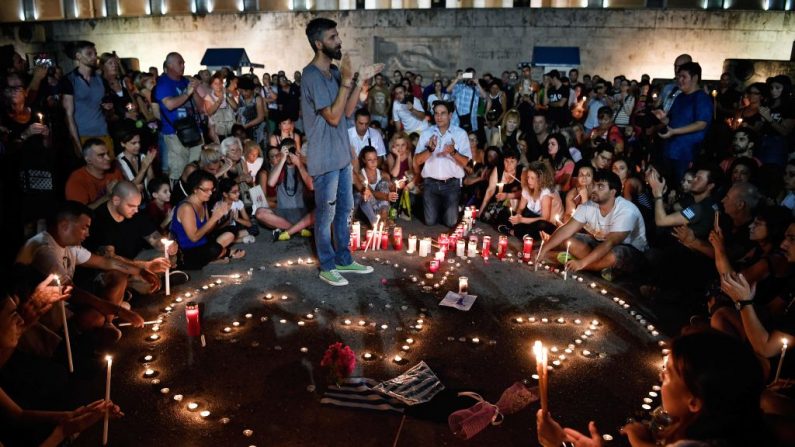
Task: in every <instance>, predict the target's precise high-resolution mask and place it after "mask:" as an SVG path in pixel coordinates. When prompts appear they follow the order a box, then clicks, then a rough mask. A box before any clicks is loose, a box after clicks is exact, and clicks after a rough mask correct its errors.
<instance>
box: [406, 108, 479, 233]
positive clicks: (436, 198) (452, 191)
mask: <svg viewBox="0 0 795 447" xmlns="http://www.w3.org/2000/svg"><path fill="white" fill-rule="evenodd" d="M454 109H455V106H454V105H453V103H452V102H448V101H437V102H436V103H435V104H434V107H433V116H434V119H435V120H436V125H435V126H431V127H429V128H428V129H425V130H424V131H423V132H422V133H421V134H420V139H419V141H418V142H417V149H416V151H415V156H414V167H415V169H418V168H419V167H420V166H422V178H423V193H422V198H423V202H424V211H425V224H426V225H435V224H436V221H437V220H439V216H440V215H441V223H442V224H443V225H445V226H448V227H453V226H455V224H456V222H457V220H458V202H459V198H460V197H461V179H462V178H464V175H465V173H464V166H466V164H467V162H469V159H470V158H472V152H471V151H470V149H469V139H468V138H467V133H466V131H464V129H461V128H460V127H458V126H455V125H451V123H450V120H451V118H452V114H453V111H454Z"/></svg>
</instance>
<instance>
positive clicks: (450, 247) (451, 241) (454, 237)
mask: <svg viewBox="0 0 795 447" xmlns="http://www.w3.org/2000/svg"><path fill="white" fill-rule="evenodd" d="M457 242H458V234H456V233H453V234H451V235H450V237H449V238H447V251H450V252H455V245H456V243H457Z"/></svg>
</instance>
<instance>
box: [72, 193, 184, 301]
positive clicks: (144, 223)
mask: <svg viewBox="0 0 795 447" xmlns="http://www.w3.org/2000/svg"><path fill="white" fill-rule="evenodd" d="M141 199H142V195H141V193H140V192H139V191H138V188H137V186H136V185H135V184H133V183H132V182H128V181H126V180H122V181H121V182H119V183H117V184H116V186H114V187H113V191H112V192H111V197H110V200H108V202H107V203H106V204H105V205H103V206H101V207H99V208H98V209H96V210H95V211H94V217H93V219H92V222H91V233H90V234H89V236H88V238H86V240H85V242H84V243H83V246H84V247H85V248H86V249H88V250H89V251H91V252H92V253H97V254H99V255H101V256H106V257H113V258H116V259H117V260H119V261H121V262H127V263H130V264H132V265H135V266H137V267H139V268H141V269H142V270H141V271H142V272H143V273H146V274H147V275H146V276H144V277H141V276H139V275H131V276H130V277H129V278H128V279H127V288H130V289H133V290H135V291H137V292H138V293H141V294H150V293H154V292H155V291H157V290H158V289H159V288H160V282H159V280H157V286H156V287H155V285H154V283H155V279H156V278H152V277H151V276H150V275H148V274H149V273H150V272H151V273H154V274H160V273H164V272H165V271H166V269H167V268H168V267H169V266H170V262H169V260H168V259H166V258H163V257H157V258H155V259H154V260H151V261H137V260H135V259H136V258H138V256H139V255H140V254H141V252H142V251H144V250H145V249H149V248H154V249H155V251H156V253H157V254H159V255H162V254H163V251H164V249H165V247H164V245H163V242H162V239H163V238H162V236H161V234H160V232H159V231H157V227H156V226H155V225H153V224H152V223H151V222H150V221H149V220H148V219H147V218H146V216H144V215H143V214H139V213H138V210H139V208H140V206H141ZM176 254H177V247H176V246H175V245H171V246H169V256H173V255H176Z"/></svg>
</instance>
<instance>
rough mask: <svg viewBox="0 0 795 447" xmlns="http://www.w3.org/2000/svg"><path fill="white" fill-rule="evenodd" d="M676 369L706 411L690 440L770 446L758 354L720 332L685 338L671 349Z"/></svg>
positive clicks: (687, 431) (688, 430)
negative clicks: (766, 431)
mask: <svg viewBox="0 0 795 447" xmlns="http://www.w3.org/2000/svg"><path fill="white" fill-rule="evenodd" d="M671 355H673V364H674V368H676V370H677V371H678V373H679V375H680V376H681V377H682V379H683V380H684V382H685V385H686V386H687V388H688V391H690V393H691V394H692V395H693V396H694V397H696V398H697V399H699V400H700V401H701V404H702V406H701V411H700V412H699V413H698V414H697V415H696V416H695V419H694V420H693V421H692V423H690V424H689V425H688V426H687V427H686V428H685V436H686V437H687V438H688V439H692V440H700V441H720V442H722V444H721V445H727V446H738V447H739V446H749V445H771V444H769V443H766V442H765V439H767V437H768V435H769V434H768V433H765V430H764V421H763V419H762V410H761V408H760V406H759V399H760V397H761V394H762V391H763V390H764V376H763V373H762V367H761V365H760V364H759V361H758V360H757V358H756V356H755V355H754V353H753V351H752V350H751V349H750V348H749V347H748V346H747V345H746V344H744V343H742V342H741V341H740V340H738V339H736V338H734V337H731V336H729V335H726V334H723V333H720V332H717V331H705V332H699V333H694V334H690V335H684V336H682V337H678V338H676V339H674V340H673V342H672V344H671Z"/></svg>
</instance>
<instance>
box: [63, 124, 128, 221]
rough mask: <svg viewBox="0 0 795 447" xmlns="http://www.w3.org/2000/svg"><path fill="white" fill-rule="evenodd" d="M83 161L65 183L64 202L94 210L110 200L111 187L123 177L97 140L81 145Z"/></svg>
mask: <svg viewBox="0 0 795 447" xmlns="http://www.w3.org/2000/svg"><path fill="white" fill-rule="evenodd" d="M83 160H85V162H86V165H85V166H84V167H82V168H80V169H78V170H76V171H74V172H72V174H71V175H70V176H69V179H68V180H67V181H66V200H74V201H77V202H80V203H82V204H84V205H88V207H89V208H91V209H96V208H98V207H99V206H100V205H102V204H103V203H105V202H107V201H108V199H110V192H111V190H112V189H113V185H115V184H116V183H117V182H119V181H120V180H123V179H124V177H123V176H122V174H121V171H119V168H118V167H117V166H116V165H115V164H114V163H113V162H112V161H111V159H110V153H109V152H108V148H107V147H106V146H105V142H104V141H102V140H101V139H99V138H89V139H88V140H86V142H85V143H83Z"/></svg>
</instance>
